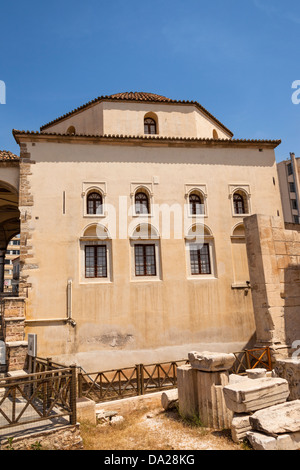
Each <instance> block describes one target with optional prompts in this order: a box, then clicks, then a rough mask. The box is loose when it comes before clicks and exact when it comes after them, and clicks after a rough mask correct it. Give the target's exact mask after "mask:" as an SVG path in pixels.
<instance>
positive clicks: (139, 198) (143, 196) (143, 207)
mask: <svg viewBox="0 0 300 470" xmlns="http://www.w3.org/2000/svg"><path fill="white" fill-rule="evenodd" d="M134 210H135V214H136V215H148V214H150V212H151V210H150V198H149V194H148V191H146V190H145V189H144V188H139V189H138V190H137V191H136V193H135V195H134Z"/></svg>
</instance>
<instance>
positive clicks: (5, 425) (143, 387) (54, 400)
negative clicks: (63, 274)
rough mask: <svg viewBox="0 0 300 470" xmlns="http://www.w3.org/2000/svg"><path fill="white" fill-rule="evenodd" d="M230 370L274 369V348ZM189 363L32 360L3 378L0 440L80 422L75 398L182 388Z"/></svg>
mask: <svg viewBox="0 0 300 470" xmlns="http://www.w3.org/2000/svg"><path fill="white" fill-rule="evenodd" d="M234 354H235V357H236V361H235V364H234V366H233V368H232V369H231V371H230V373H234V374H245V373H246V370H247V369H255V368H257V367H260V368H265V369H267V370H272V360H271V353H270V348H268V347H267V348H256V349H248V350H244V351H240V352H237V353H234ZM184 364H188V360H185V359H183V360H180V361H173V362H165V363H156V364H147V365H145V364H138V365H135V366H133V367H128V368H123V369H117V370H109V371H104V372H94V373H87V372H85V371H84V370H83V369H82V368H80V367H76V366H75V365H74V366H71V367H66V366H64V365H62V364H57V363H56V362H53V361H52V360H51V359H43V358H35V359H34V360H30V361H29V364H28V368H29V372H30V373H29V374H24V375H23V376H19V377H16V378H13V377H10V378H7V377H6V378H4V379H0V440H1V438H3V436H7V435H8V434H9V432H11V430H12V429H15V430H17V431H19V432H20V433H22V435H24V432H25V433H26V430H29V429H30V430H31V431H32V430H33V429H39V430H40V429H41V428H42V426H43V424H44V425H49V426H51V427H52V428H53V426H59V425H66V424H76V399H77V398H90V399H92V400H94V401H95V402H96V403H101V402H106V401H112V400H120V399H122V398H128V397H134V396H139V395H146V394H149V393H153V392H158V391H163V390H169V389H173V388H176V387H177V368H178V367H180V366H182V365H184Z"/></svg>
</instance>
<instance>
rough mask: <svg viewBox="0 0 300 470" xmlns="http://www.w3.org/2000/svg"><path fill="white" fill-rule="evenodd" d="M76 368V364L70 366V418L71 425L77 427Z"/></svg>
mask: <svg viewBox="0 0 300 470" xmlns="http://www.w3.org/2000/svg"><path fill="white" fill-rule="evenodd" d="M76 368H77V366H76V365H75V364H72V365H71V366H70V371H71V384H70V408H71V416H70V424H71V425H73V426H75V424H76V423H77V408H76V398H77V397H76Z"/></svg>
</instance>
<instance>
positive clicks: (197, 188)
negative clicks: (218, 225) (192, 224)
mask: <svg viewBox="0 0 300 470" xmlns="http://www.w3.org/2000/svg"><path fill="white" fill-rule="evenodd" d="M193 193H198V194H200V195H201V196H202V197H203V201H204V213H203V214H192V213H191V210H190V209H191V208H190V195H191V194H193ZM207 199H208V194H207V186H206V184H186V185H185V200H186V205H187V216H188V218H190V219H194V218H195V219H197V218H199V219H201V218H207V217H208V202H207Z"/></svg>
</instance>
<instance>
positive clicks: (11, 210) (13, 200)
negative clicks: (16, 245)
mask: <svg viewBox="0 0 300 470" xmlns="http://www.w3.org/2000/svg"><path fill="white" fill-rule="evenodd" d="M18 206H19V157H18V156H17V155H14V154H13V153H11V152H7V151H0V295H1V293H3V288H4V263H5V254H6V249H7V245H8V243H9V241H10V240H11V239H12V238H13V237H15V236H16V235H18V234H19V233H20V211H19V207H18Z"/></svg>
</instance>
